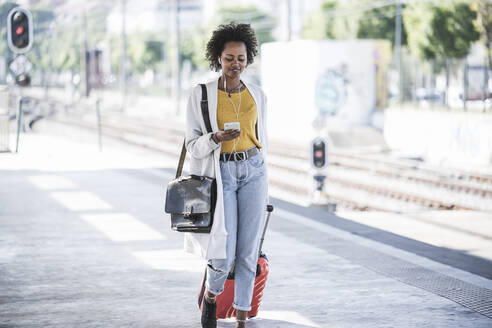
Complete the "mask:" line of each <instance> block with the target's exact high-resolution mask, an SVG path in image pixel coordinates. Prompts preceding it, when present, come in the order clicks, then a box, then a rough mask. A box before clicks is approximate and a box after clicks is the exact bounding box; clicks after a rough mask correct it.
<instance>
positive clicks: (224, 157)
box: [220, 147, 260, 162]
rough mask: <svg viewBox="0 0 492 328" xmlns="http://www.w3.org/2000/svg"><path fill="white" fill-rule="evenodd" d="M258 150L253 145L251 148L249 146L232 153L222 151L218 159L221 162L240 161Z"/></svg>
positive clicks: (253, 154)
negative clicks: (246, 148)
mask: <svg viewBox="0 0 492 328" xmlns="http://www.w3.org/2000/svg"><path fill="white" fill-rule="evenodd" d="M259 152H260V150H259V149H258V147H253V148H250V149H248V150H245V151H238V152H236V153H232V154H229V153H222V154H220V160H221V161H222V162H227V161H235V162H242V161H245V160H247V159H248V158H250V157H253V156H255V155H256V154H258V153H259Z"/></svg>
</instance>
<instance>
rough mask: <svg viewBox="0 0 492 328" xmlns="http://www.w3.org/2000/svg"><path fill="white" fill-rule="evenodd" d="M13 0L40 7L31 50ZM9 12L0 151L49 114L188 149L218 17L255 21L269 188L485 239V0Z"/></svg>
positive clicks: (51, 5)
mask: <svg viewBox="0 0 492 328" xmlns="http://www.w3.org/2000/svg"><path fill="white" fill-rule="evenodd" d="M17 5H21V6H23V7H25V8H28V9H29V10H30V11H31V12H32V15H33V28H32V29H33V45H32V48H31V50H30V51H29V52H27V53H26V54H25V56H16V55H14V54H13V53H12V52H11V51H10V50H9V48H8V47H7V42H6V40H7V25H6V24H5V22H6V20H7V15H8V13H9V11H10V10H11V9H12V8H14V7H15V6H17ZM0 17H1V22H2V24H1V25H0V34H1V38H2V40H4V41H2V42H0V96H1V103H0V151H13V150H14V149H15V148H16V146H18V140H19V139H18V137H17V145H16V146H15V144H16V133H17V135H18V130H17V129H20V131H21V133H25V134H26V135H28V134H30V133H35V132H36V126H37V125H38V123H41V124H39V125H38V127H39V129H40V127H41V126H46V125H42V124H47V123H46V122H50V124H55V125H57V126H65V127H71V128H70V129H68V130H64V132H63V135H70V134H71V133H73V131H74V130H73V129H75V128H77V129H81V130H84V131H86V132H87V133H91V135H96V134H97V135H98V136H99V138H98V139H97V140H98V141H96V138H86V142H87V143H88V144H91V145H94V147H97V148H98V149H99V150H103V149H104V150H107V149H108V148H107V147H108V144H107V143H105V141H104V140H108V139H104V140H103V136H104V138H107V137H111V138H116V139H119V140H121V141H125V142H127V143H131V144H133V145H138V146H139V147H145V148H148V149H152V150H157V151H159V152H160V153H161V154H165V155H166V156H169V158H171V159H177V157H178V155H179V150H180V146H181V143H182V138H183V134H184V114H185V113H184V112H185V107H186V101H187V98H188V96H189V92H190V90H191V88H193V87H194V86H195V85H196V84H197V83H202V82H205V81H208V80H210V79H213V78H217V77H218V76H219V75H218V74H219V73H217V72H211V71H210V69H209V67H208V64H207V62H206V61H205V58H204V52H205V45H206V42H207V41H208V39H209V38H210V36H211V32H212V31H213V29H215V28H216V27H217V26H218V25H219V24H222V23H228V22H230V21H236V22H241V23H250V24H251V25H252V26H253V28H254V29H255V30H256V32H257V36H258V41H259V44H260V54H259V56H258V57H257V58H256V59H255V63H254V64H252V65H251V66H250V67H248V69H247V70H246V72H245V74H244V79H245V80H247V81H249V82H252V83H255V84H258V85H260V86H262V88H263V89H264V90H265V92H266V94H267V97H268V101H269V107H268V112H269V117H268V126H269V131H270V135H269V136H270V143H271V145H270V153H269V166H270V176H269V178H270V186H271V195H272V196H274V197H278V198H280V199H284V200H287V201H291V202H294V203H299V204H302V205H309V206H319V207H322V208H325V209H328V210H330V211H336V212H337V213H338V214H339V215H342V216H344V217H346V218H350V219H353V220H356V221H361V222H364V223H366V224H371V225H374V226H377V227H380V228H384V229H388V230H391V231H394V232H396V233H401V234H403V235H407V236H410V237H412V238H420V239H425V238H426V237H425V235H426V234H425V233H424V230H425V229H424V228H422V230H420V231H417V232H415V231H413V232H411V231H409V230H408V229H407V227H408V226H409V225H412V226H413V227H415V224H416V222H425V223H426V224H430V225H434V226H440V227H443V226H446V227H447V228H446V229H448V230H449V231H453V233H457V231H458V230H459V231H460V233H464V236H465V237H466V236H469V235H473V236H479V238H481V239H480V240H487V242H488V243H490V238H491V237H490V236H489V235H485V234H484V232H483V231H481V228H480V226H483V225H482V224H483V223H484V222H486V221H487V220H489V219H490V211H491V210H492V201H491V200H492V165H491V164H492V162H491V161H492V117H491V109H490V107H491V103H490V89H491V88H490V86H491V83H490V79H489V75H490V68H491V65H492V61H491V60H492V59H491V47H492V44H491V42H492V3H491V2H490V1H487V0H469V1H465V0H440V1H437V0H436V1H432V0H371V1H369V0H339V1H322V0H307V1H302V0H244V1H243V0H228V1H221V0H181V1H178V0H138V1H136V0H135V1H134V0H118V1H116V0H115V1H95V0H86V1H81V0H66V1H62V0H30V1H17V2H12V1H1V2H0ZM19 66H22V67H23V68H24V69H25V68H26V67H28V68H29V69H28V71H29V77H30V80H31V81H30V85H29V86H27V87H20V86H19V85H18V81H17V80H18V78H17V77H16V73H15V71H16V67H19ZM21 97H22V99H23V100H22V101H20V102H19V99H20V98H21ZM20 112H22V114H23V119H22V122H21V123H20V124H16V122H17V123H19V120H17V121H16V119H18V118H19V116H20V114H19V113H20ZM43 122H44V123H43ZM18 127H19V128H18ZM72 128H73V129H72ZM50 129H51V128H50ZM293 131H295V133H293ZM21 143H22V138H21ZM103 145H104V146H103ZM141 160H142V161H145V158H141ZM170 167H171V168H172V167H173V165H170ZM453 215H454V217H456V218H457V219H456V220H453V219H452V217H453ZM465 216H466V220H464V219H463V218H464V217H465ZM396 217H398V218H399V221H398V220H396V219H395V218H396ZM389 218H392V219H393V220H390V219H389ZM450 218H451V219H450ZM458 218H461V219H458ZM487 222H488V221H487ZM407 224H408V225H407ZM457 229H458V230H457ZM417 230H418V229H417ZM463 231H464V232H463ZM428 236H429V238H431V239H432V240H433V242H434V243H435V242H438V241H436V238H437V237H436V235H435V234H432V233H429V235H428ZM441 236H442V239H443V243H445V240H449V239H450V238H451V239H452V238H454V237H452V236H451V237H450V236H447V235H441ZM460 236H461V235H460ZM448 237H449V238H448ZM462 237H463V236H462ZM484 245H485V244H484ZM487 245H488V244H487ZM480 247H482V248H481V250H478V248H480ZM480 247H478V246H477V250H476V252H477V254H479V255H480V256H485V257H490V258H492V255H491V252H490V249H491V248H490V246H483V245H482V246H480ZM484 249H485V250H484ZM487 254H488V255H487Z"/></svg>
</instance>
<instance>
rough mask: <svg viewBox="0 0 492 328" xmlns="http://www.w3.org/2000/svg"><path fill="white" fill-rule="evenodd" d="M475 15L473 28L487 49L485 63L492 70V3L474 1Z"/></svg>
mask: <svg viewBox="0 0 492 328" xmlns="http://www.w3.org/2000/svg"><path fill="white" fill-rule="evenodd" d="M472 8H473V9H474V10H475V11H476V13H477V19H476V20H475V22H474V23H475V27H476V29H477V31H478V32H479V33H480V41H481V42H482V44H483V45H484V46H485V49H487V58H488V60H487V63H488V66H489V69H491V68H492V58H491V55H492V49H491V47H492V46H491V43H492V2H490V1H489V0H475V1H474V3H473V7H472Z"/></svg>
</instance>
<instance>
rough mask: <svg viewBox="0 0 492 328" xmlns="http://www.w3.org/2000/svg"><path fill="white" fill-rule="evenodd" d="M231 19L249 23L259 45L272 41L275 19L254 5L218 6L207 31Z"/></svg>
mask: <svg viewBox="0 0 492 328" xmlns="http://www.w3.org/2000/svg"><path fill="white" fill-rule="evenodd" d="M232 21H234V22H236V23H246V24H251V27H252V28H253V29H254V30H255V32H256V37H257V39H258V44H259V45H261V44H262V43H264V42H270V41H273V36H272V31H273V29H274V28H275V19H274V18H273V17H271V16H269V15H268V14H267V13H264V12H262V11H260V10H259V9H258V8H256V7H255V6H234V7H229V6H226V7H221V8H219V9H218V10H217V12H216V14H215V17H214V18H213V19H212V22H211V24H209V31H210V32H212V30H214V29H215V28H216V27H217V26H218V25H220V24H227V23H229V22H232Z"/></svg>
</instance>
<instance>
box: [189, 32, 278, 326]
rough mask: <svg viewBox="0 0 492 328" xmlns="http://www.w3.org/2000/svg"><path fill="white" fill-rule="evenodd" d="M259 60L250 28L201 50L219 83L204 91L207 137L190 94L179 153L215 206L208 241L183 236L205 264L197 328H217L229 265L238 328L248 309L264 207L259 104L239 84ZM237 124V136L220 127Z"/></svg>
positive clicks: (255, 91)
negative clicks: (210, 191)
mask: <svg viewBox="0 0 492 328" xmlns="http://www.w3.org/2000/svg"><path fill="white" fill-rule="evenodd" d="M257 53H258V42H257V40H256V36H255V32H254V30H253V29H252V28H251V27H250V25H249V24H236V23H230V24H227V25H220V26H219V27H218V29H217V30H215V31H214V32H213V34H212V37H211V39H210V40H209V42H208V44H207V51H206V58H207V60H208V61H209V63H210V67H211V68H212V69H213V70H215V71H220V70H221V76H220V78H219V79H214V80H213V81H211V82H209V83H207V84H206V87H207V97H208V106H209V112H210V122H211V125H212V130H213V132H212V133H207V130H206V128H205V123H204V120H203V117H202V111H201V107H200V102H201V99H202V91H201V87H200V86H197V87H196V88H195V89H194V90H193V92H192V94H191V96H190V99H189V102H188V108H187V127H186V148H187V150H188V152H189V153H190V154H191V157H192V160H191V161H190V173H191V174H197V175H206V176H210V177H215V178H216V181H217V203H216V208H215V214H214V222H213V227H212V230H211V232H210V234H191V233H187V234H186V239H185V247H186V248H187V250H189V251H192V252H197V249H198V252H199V253H200V254H201V255H202V256H203V257H205V258H206V259H207V260H208V266H207V281H206V287H207V293H206V295H205V299H204V302H203V310H202V327H204V328H210V327H216V325H217V322H216V319H215V316H216V305H215V297H216V295H218V294H220V293H222V291H223V287H224V283H225V281H226V279H227V275H228V273H229V271H230V270H231V268H232V267H233V265H234V270H235V286H234V290H235V293H234V294H235V296H234V303H233V307H234V308H235V309H236V313H237V315H236V318H237V319H236V320H237V324H236V325H237V327H244V326H245V322H246V316H247V313H248V311H249V310H250V309H251V299H252V295H253V287H254V279H255V274H256V263H257V260H258V247H259V240H260V232H261V230H262V227H263V225H264V218H265V208H266V203H267V194H268V192H267V174H266V165H265V163H264V156H265V155H266V147H267V135H266V123H265V114H266V98H265V95H264V93H263V91H262V90H261V89H260V88H259V87H257V86H254V85H251V84H249V83H246V82H244V81H242V80H241V79H240V76H241V74H242V72H243V71H244V69H245V68H246V67H247V66H248V65H249V64H251V63H253V58H254V56H256V55H257ZM230 122H239V124H240V128H239V129H229V130H224V124H225V123H230Z"/></svg>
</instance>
